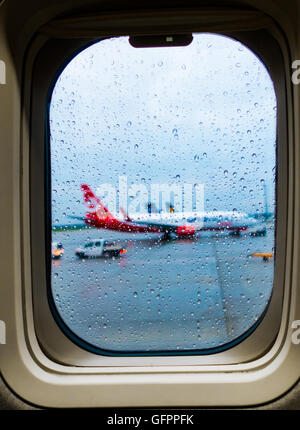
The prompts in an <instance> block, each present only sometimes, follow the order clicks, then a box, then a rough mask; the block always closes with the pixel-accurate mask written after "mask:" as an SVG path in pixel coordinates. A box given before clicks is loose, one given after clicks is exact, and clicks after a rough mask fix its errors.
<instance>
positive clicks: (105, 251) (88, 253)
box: [75, 239, 127, 258]
mask: <svg viewBox="0 0 300 430" xmlns="http://www.w3.org/2000/svg"><path fill="white" fill-rule="evenodd" d="M126 252H127V250H126V249H125V248H123V247H122V246H119V245H118V244H116V243H115V242H112V241H109V240H106V239H94V240H90V241H89V242H87V243H86V244H85V245H84V246H83V247H80V248H77V249H75V254H76V255H77V257H79V258H89V257H94V258H96V257H119V256H120V255H123V254H125V253H126Z"/></svg>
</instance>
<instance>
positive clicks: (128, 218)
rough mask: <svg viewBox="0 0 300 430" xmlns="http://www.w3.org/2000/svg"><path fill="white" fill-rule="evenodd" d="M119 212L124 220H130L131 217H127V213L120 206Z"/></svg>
mask: <svg viewBox="0 0 300 430" xmlns="http://www.w3.org/2000/svg"><path fill="white" fill-rule="evenodd" d="M120 212H121V213H122V215H123V218H124V220H125V221H131V218H130V217H129V215H128V213H127V212H126V211H125V210H124V209H123V208H122V206H120Z"/></svg>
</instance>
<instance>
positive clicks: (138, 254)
mask: <svg viewBox="0 0 300 430" xmlns="http://www.w3.org/2000/svg"><path fill="white" fill-rule="evenodd" d="M97 238H105V239H108V240H118V241H119V242H120V243H121V244H122V245H124V246H125V247H126V248H127V253H126V254H125V255H123V256H121V257H119V258H106V259H103V258H93V259H84V260H80V259H78V258H77V257H76V256H75V253H74V251H75V248H76V247H78V246H81V245H83V244H84V243H85V242H87V241H88V240H90V239H97ZM53 241H61V242H62V243H63V246H64V249H65V254H64V256H63V257H62V258H61V259H60V260H53V262H52V292H53V297H54V300H55V303H56V306H57V309H58V311H59V313H60V316H61V318H62V319H63V320H64V322H65V323H66V324H67V325H68V327H69V328H70V329H71V330H72V331H73V332H74V333H75V334H76V335H77V336H79V337H80V338H81V339H83V340H85V341H86V342H88V343H90V344H92V345H94V346H96V347H99V348H101V349H103V350H106V351H114V352H119V351H122V352H126V351H128V352H147V351H154V352H158V351H180V350H181V351H189V350H194V351H197V350H202V349H208V348H214V347H217V346H220V345H223V344H226V343H228V342H230V341H232V340H234V339H236V338H237V337H239V336H240V335H242V334H244V333H245V332H246V331H247V330H248V329H249V328H250V327H251V326H253V324H255V322H256V321H257V320H258V319H259V317H260V316H261V314H262V313H263V311H264V309H265V308H266V306H267V304H268V302H269V299H270V296H271V292H272V284H273V270H274V261H273V259H271V260H270V261H268V262H264V261H263V260H262V259H261V258H253V257H251V256H250V255H251V254H253V253H254V252H272V250H273V246H274V245H273V241H274V231H273V230H272V229H269V230H268V234H267V236H266V237H250V236H246V235H245V236H241V237H232V236H229V235H226V233H220V234H217V235H216V234H211V233H205V234H204V233H202V234H200V236H199V237H196V238H194V239H177V240H171V241H167V242H166V241H162V240H160V236H159V235H158V234H152V235H144V234H143V235H142V234H135V235H134V234H127V233H118V232H111V231H106V230H96V229H89V230H78V231H67V232H54V233H53Z"/></svg>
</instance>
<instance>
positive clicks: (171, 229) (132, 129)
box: [49, 34, 276, 354]
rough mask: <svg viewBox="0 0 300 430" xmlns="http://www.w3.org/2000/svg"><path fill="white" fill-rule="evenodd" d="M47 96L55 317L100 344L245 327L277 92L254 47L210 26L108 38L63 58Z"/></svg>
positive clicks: (271, 180)
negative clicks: (186, 35) (172, 35)
mask: <svg viewBox="0 0 300 430" xmlns="http://www.w3.org/2000/svg"><path fill="white" fill-rule="evenodd" d="M49 106H50V107H49V131H50V138H49V145H50V151H51V161H50V169H51V184H52V185H51V186H52V191H51V192H52V211H51V212H52V219H51V220H50V221H49V222H51V223H52V240H53V241H57V242H61V243H63V245H64V254H63V255H62V256H61V258H59V259H56V260H53V261H52V262H51V264H52V272H51V291H52V297H53V302H54V304H55V307H56V311H55V312H56V315H55V316H56V318H58V319H59V320H60V322H61V323H60V326H61V327H62V328H63V327H67V328H68V333H70V332H72V333H73V336H74V340H75V341H78V343H79V344H80V345H81V346H84V347H86V348H87V349H88V348H89V347H90V346H92V347H93V348H94V349H95V348H96V349H97V351H98V352H99V354H110V353H113V354H131V353H133V354H139V353H140V354H145V353H147V354H180V353H186V354H188V353H191V354H196V353H210V352H211V351H216V350H222V348H223V349H224V348H228V347H230V346H232V345H234V344H236V343H237V342H239V341H241V340H242V339H243V338H245V337H246V335H247V334H250V333H251V332H252V331H253V330H255V328H256V327H257V326H258V325H259V323H260V322H261V320H262V318H263V316H264V315H265V312H266V311H267V308H268V304H269V301H270V298H271V294H272V288H273V274H274V259H275V241H274V238H275V209H276V180H275V178H276V96H275V91H274V87H273V83H272V80H271V78H270V75H269V73H268V71H267V69H266V67H265V66H264V64H263V63H262V61H261V60H260V59H259V58H258V57H257V56H256V55H255V54H254V53H253V52H252V51H251V50H250V49H248V48H247V47H246V46H244V45H243V44H241V43H240V42H239V41H236V40H234V39H231V38H228V37H225V36H221V35H216V34H194V35H193V41H192V42H191V44H190V45H188V46H185V47H164V48H135V47H133V46H131V45H130V43H129V40H128V38H127V37H120V38H113V39H106V40H102V41H99V42H97V43H94V44H93V45H91V46H89V47H87V48H86V49H84V50H83V51H81V52H80V53H78V54H77V55H76V56H75V57H74V58H73V59H72V60H71V61H70V62H69V63H68V65H67V66H66V67H65V68H64V70H63V71H62V72H61V74H60V76H59V78H58V80H57V81H56V83H55V86H54V90H53V92H52V95H51V100H50V104H49ZM95 239H98V240H100V239H101V240H100V247H99V248H98V249H97V250H95V249H91V250H87V249H86V248H87V247H91V246H92V243H88V244H87V245H84V244H85V243H86V242H87V241H92V240H95ZM104 241H108V242H106V245H110V246H109V247H108V248H104V244H105V242H104ZM92 253H94V254H92ZM92 257H93V258H92ZM96 257H97V258H96ZM66 332H67V331H66Z"/></svg>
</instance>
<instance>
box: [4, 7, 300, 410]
mask: <svg viewBox="0 0 300 430" xmlns="http://www.w3.org/2000/svg"><path fill="white" fill-rule="evenodd" d="M212 4H214V5H215V8H214V10H213V11H211V10H210V11H209V10H207V5H208V2H194V1H188V2H175V3H174V2H169V1H163V2H161V1H160V2H151V4H150V3H147V2H143V3H142V4H141V2H132V3H130V5H126V8H127V9H126V11H124V2H110V4H109V5H108V3H107V2H102V1H94V0H93V1H92V0H88V1H87V0H85V1H83V0H76V1H72V2H70V1H56V0H55V1H53V0H51V1H50V0H49V1H46V0H44V1H39V2H36V1H30V0H28V1H27V2H26V3H24V4H22V3H21V2H19V1H14V0H6V1H4V2H1V6H0V15H1V20H0V41H1V42H0V59H1V79H0V80H1V85H0V92H1V98H0V100H1V103H0V112H1V118H2V121H3V124H4V126H3V127H1V129H0V134H1V142H2V145H1V151H2V156H1V169H0V177H1V184H2V187H3V190H5V196H6V197H5V198H3V199H1V202H0V205H1V222H2V225H4V226H5V229H3V234H2V239H3V241H4V243H5V244H6V246H5V248H4V247H3V248H2V249H1V250H0V256H1V258H0V261H1V271H0V272H1V300H0V320H1V321H2V324H1V330H2V336H1V342H0V350H1V351H0V370H1V385H0V393H1V394H0V396H1V407H2V408H23V409H25V408H31V407H36V408H39V407H42V408H43V407H44V408H47V407H69V408H72V407H73V408H76V407H103V406H110V407H126V406H127V407H130V406H131V407H153V406H160V407H166V406H170V407H183V406H187V407H206V408H207V407H210V408H212V407H214V408H218V407H221V408H222V407H223V408H224V407H226V406H229V407H238V408H243V407H245V408H246V407H249V406H251V407H255V408H261V409H283V408H284V409H300V395H299V393H300V389H299V382H298V381H299V377H300V374H299V357H300V349H299V348H300V347H299V331H298V330H299V320H300V300H299V295H300V289H299V285H300V273H299V255H300V229H299V219H300V213H299V208H300V205H299V196H300V192H299V187H300V177H299V172H300V169H299V145H298V142H299V121H300V120H299V104H300V91H299V82H298V83H297V81H298V76H297V64H295V63H294V61H299V57H300V51H299V45H300V43H299V41H300V31H299V10H300V2H299V1H297V0H291V1H289V2H286V1H281V0H277V1H276V2H275V1H268V0H266V1H264V2H261V1H258V0H241V1H235V2H232V1H222V2H220V1H216V2H209V6H210V7H211V6H212ZM220 4H221V6H220ZM203 5H204V6H205V7H203ZM74 15H76V17H75V18H74ZM93 17H96V18H95V19H94V20H93ZM214 17H215V19H214ZM262 28H263V30H262ZM185 31H195V32H207V31H210V32H213V33H217V32H219V33H222V34H225V35H226V37H227V36H228V37H236V38H237V39H239V40H242V41H243V42H244V43H247V45H248V46H250V47H251V48H252V49H253V50H255V52H256V53H257V55H259V56H260V57H261V58H262V59H263V60H264V61H265V63H266V64H267V65H268V69H269V70H270V71H272V70H273V72H274V73H273V77H274V82H275V83H276V85H277V88H278V109H279V110H278V112H277V115H278V125H279V126H278V135H277V137H278V142H279V148H280V151H279V153H280V156H279V162H278V166H279V171H278V178H279V188H278V189H277V193H278V202H279V206H278V212H277V218H276V223H277V238H276V240H277V245H276V259H275V260H276V261H275V267H276V276H275V283H276V285H278V286H279V287H280V288H279V290H280V291H281V294H280V295H277V293H276V295H275V300H276V301H277V302H278V303H279V308H277V312H276V314H275V315H274V314H272V315H271V314H269V313H267V314H266V319H265V321H267V322H268V324H269V325H268V327H269V328H272V327H274V326H275V328H276V336H275V337H273V338H272V341H271V342H270V343H268V345H267V344H265V345H264V349H263V350H261V351H260V352H259V353H254V354H253V355H252V357H250V358H249V356H248V355H247V352H246V351H245V350H243V348H242V345H243V343H241V344H240V345H238V346H237V348H235V349H232V351H231V352H230V351H229V352H228V351H227V352H228V353H227V354H223V352H220V353H218V354H214V355H207V356H205V355H202V356H197V355H191V356H188V355H187V356H184V357H183V356H181V357H178V356H172V357H168V356H164V357H159V356H156V357H150V358H149V356H148V357H147V356H145V357H108V356H104V355H103V356H97V357H96V356H95V355H93V354H92V353H91V354H90V355H89V354H86V352H85V351H83V350H82V349H80V348H79V347H76V348H75V351H74V350H73V351H72V352H70V349H69V348H68V347H65V356H63V355H62V354H61V355H60V356H58V357H56V358H55V357H54V354H52V352H53V351H52V350H51V346H50V345H49V344H48V345H46V346H44V348H41V346H40V338H42V337H43V336H44V335H45V336H46V335H47V332H48V333H53V337H54V343H55V342H56V343H60V342H61V341H62V342H63V341H64V335H63V334H62V333H59V332H56V331H55V330H56V325H55V322H54V320H53V319H52V320H51V319H50V323H48V321H47V323H46V322H45V321H43V318H44V317H45V316H46V315H49V314H50V312H49V306H48V302H47V300H46V288H45V279H46V278H47V276H46V260H47V258H46V250H45V242H47V243H48V244H50V239H51V237H50V234H49V231H48V230H47V229H46V227H45V225H46V223H45V219H46V217H45V216H44V215H45V212H44V211H45V207H44V206H45V205H44V203H45V202H46V201H47V199H46V196H45V188H47V187H45V185H46V182H47V181H46V175H45V172H44V166H45V163H44V161H45V160H46V159H47V154H45V153H44V152H43V148H45V147H46V146H45V142H44V136H45V135H46V133H45V129H44V128H43V124H44V123H45V108H44V105H45V100H46V98H43V97H42V95H41V94H43V91H44V93H47V92H48V91H49V87H50V86H51V84H52V82H53V79H54V76H56V73H57V70H58V69H59V68H60V67H61V65H62V63H64V62H65V61H66V60H67V58H69V57H70V55H73V54H74V52H75V51H76V52H77V50H78V49H81V48H83V47H84V46H86V44H87V43H89V42H91V40H95V38H103V37H110V36H120V35H129V34H137V35H140V34H145V33H147V34H152V35H155V34H158V35H159V34H161V33H163V34H164V35H168V34H170V33H176V32H177V33H182V32H185ZM261 31H263V33H262V32H261ZM168 37H169V39H172V38H171V37H170V36H168ZM270 40H273V41H274V40H275V45H274V44H273V45H272V44H271V45H268V41H270ZM276 47H277V48H276ZM43 48H44V51H43ZM38 55H40V63H44V68H41V69H40V70H37V69H36V72H35V73H34V69H33V66H34V65H37V57H38ZM270 57H272V58H270ZM272 59H273V61H272ZM56 61H57V63H55V62H56ZM293 64H294V66H295V67H294V66H293V67H292V65H293ZM5 70H6V71H7V73H6V74H5V73H4V72H5ZM293 73H295V75H294V79H293V81H292V80H291V75H292V74H293ZM37 78H38V79H37ZM32 89H33V90H34V89H35V90H36V92H35V93H34V95H33V94H32V93H31V90H32ZM284 149H286V152H285V151H284ZM30 179H31V181H30ZM29 184H30V185H29ZM48 254H49V255H50V247H49V246H48ZM48 254H47V255H48ZM47 261H48V260H47ZM48 263H49V262H48ZM279 296H280V297H279ZM39 298H40V299H41V303H40V305H41V306H40V307H39V308H37V307H36V306H35V305H36V303H37V300H38V299H39ZM33 302H34V306H33ZM34 311H35V312H38V313H39V316H41V317H42V321H43V322H42V323H41V324H36V321H37V320H36V317H37V314H36V313H35V314H34ZM50 316H51V314H50ZM5 326H6V327H7V342H6V343H5V342H4V341H3V339H4V336H3V330H4V328H5ZM260 329H263V327H260ZM260 329H259V331H258V335H257V336H256V334H257V333H255V332H253V336H252V338H251V340H252V343H251V342H250V344H249V342H248V343H247V341H248V340H249V339H245V340H244V341H245V342H246V344H247V348H246V349H247V351H249V350H250V351H253V350H255V344H257V343H259V339H263V340H265V331H261V330H260ZM37 332H38V335H39V338H37ZM45 351H48V354H46V353H45ZM12 357H13V359H12ZM53 357H54V358H53ZM76 359H78V360H79V363H78V361H76ZM74 393H76V396H75V395H74Z"/></svg>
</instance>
